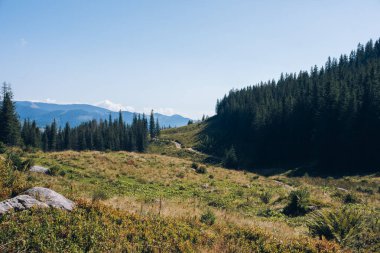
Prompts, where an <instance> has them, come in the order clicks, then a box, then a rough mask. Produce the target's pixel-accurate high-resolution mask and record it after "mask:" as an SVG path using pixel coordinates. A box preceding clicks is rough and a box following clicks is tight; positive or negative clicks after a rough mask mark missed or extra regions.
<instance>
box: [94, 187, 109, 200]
mask: <svg viewBox="0 0 380 253" xmlns="http://www.w3.org/2000/svg"><path fill="white" fill-rule="evenodd" d="M106 199H108V194H107V192H105V191H103V190H102V189H97V190H95V191H94V192H93V193H92V201H94V202H95V201H99V200H106Z"/></svg>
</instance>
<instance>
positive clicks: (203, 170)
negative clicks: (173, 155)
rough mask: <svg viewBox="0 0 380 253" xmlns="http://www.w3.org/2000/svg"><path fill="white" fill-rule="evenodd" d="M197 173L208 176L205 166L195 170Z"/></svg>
mask: <svg viewBox="0 0 380 253" xmlns="http://www.w3.org/2000/svg"><path fill="white" fill-rule="evenodd" d="M195 172H197V173H198V174H206V173H207V168H206V167H205V166H199V167H198V168H196V169H195Z"/></svg>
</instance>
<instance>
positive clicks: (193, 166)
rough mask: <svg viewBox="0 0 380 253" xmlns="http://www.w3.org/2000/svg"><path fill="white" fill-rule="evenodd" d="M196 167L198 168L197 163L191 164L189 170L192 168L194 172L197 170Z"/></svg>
mask: <svg viewBox="0 0 380 253" xmlns="http://www.w3.org/2000/svg"><path fill="white" fill-rule="evenodd" d="M198 167H199V165H198V163H192V164H191V168H193V169H194V170H196V169H198Z"/></svg>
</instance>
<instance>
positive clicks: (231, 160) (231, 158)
mask: <svg viewBox="0 0 380 253" xmlns="http://www.w3.org/2000/svg"><path fill="white" fill-rule="evenodd" d="M223 165H224V166H225V167H226V168H232V169H235V168H236V167H237V166H238V159H237V156H236V152H235V148H234V147H233V146H232V147H231V148H230V149H228V150H226V152H225V155H224V160H223Z"/></svg>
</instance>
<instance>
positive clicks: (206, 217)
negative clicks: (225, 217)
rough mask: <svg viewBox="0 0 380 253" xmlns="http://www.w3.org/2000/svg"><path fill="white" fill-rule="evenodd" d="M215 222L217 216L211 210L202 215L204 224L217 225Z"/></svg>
mask: <svg viewBox="0 0 380 253" xmlns="http://www.w3.org/2000/svg"><path fill="white" fill-rule="evenodd" d="M215 220H216V217H215V214H214V213H213V212H212V211H211V210H210V209H208V210H207V211H206V212H204V213H203V214H202V215H201V219H200V221H201V222H202V223H204V224H206V225H209V226H211V225H213V224H214V223H215Z"/></svg>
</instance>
